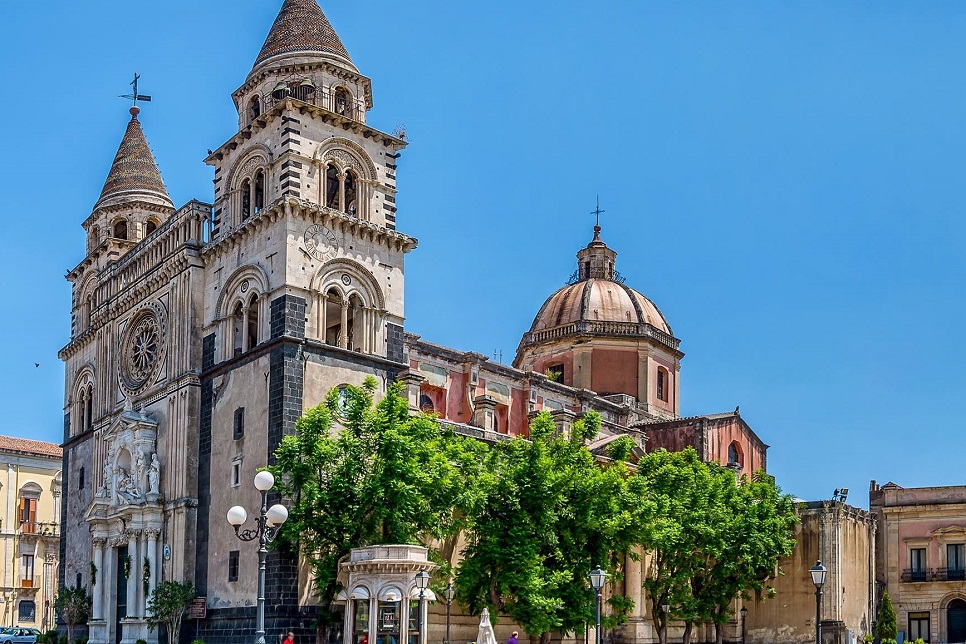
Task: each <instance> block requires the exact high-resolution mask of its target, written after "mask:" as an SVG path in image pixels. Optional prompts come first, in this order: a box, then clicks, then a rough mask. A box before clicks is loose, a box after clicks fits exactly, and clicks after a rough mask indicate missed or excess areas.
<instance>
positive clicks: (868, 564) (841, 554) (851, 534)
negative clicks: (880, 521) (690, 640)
mask: <svg viewBox="0 0 966 644" xmlns="http://www.w3.org/2000/svg"><path fill="white" fill-rule="evenodd" d="M798 516H799V518H800V519H801V523H800V524H799V525H798V526H796V530H795V539H796V541H797V546H796V548H795V552H794V553H793V554H792V555H791V556H790V557H787V558H784V559H782V560H781V561H780V562H779V564H778V566H779V568H780V569H781V571H782V574H781V575H779V576H778V577H776V578H775V579H774V580H773V582H772V585H773V586H774V588H775V596H774V598H772V599H769V600H768V601H764V602H759V601H748V602H744V606H745V607H746V608H747V609H748V613H747V623H746V624H745V629H746V641H747V642H749V643H751V644H773V643H779V642H801V643H803V644H806V643H808V642H814V641H815V608H816V606H815V585H814V584H813V583H812V578H811V576H810V575H809V573H808V569H809V568H811V567H812V566H813V565H815V562H816V561H818V560H821V561H822V563H823V565H824V566H825V567H826V568H827V569H828V575H827V577H826V581H825V585H824V586H823V588H822V642H823V644H854V643H855V642H856V641H858V640H860V639H861V638H862V637H863V636H864V635H865V634H866V633H869V632H871V627H872V620H873V615H874V608H875V602H874V601H873V598H874V597H875V595H874V587H873V578H872V570H873V562H874V561H875V535H876V522H875V517H874V516H873V515H872V514H871V513H869V512H866V511H865V510H860V509H859V508H855V507H853V506H851V505H847V504H845V503H842V502H840V501H812V502H808V503H801V504H799V506H798ZM737 625H739V624H737V622H736V626H737Z"/></svg>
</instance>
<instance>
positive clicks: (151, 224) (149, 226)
mask: <svg viewBox="0 0 966 644" xmlns="http://www.w3.org/2000/svg"><path fill="white" fill-rule="evenodd" d="M157 229H158V224H157V223H156V222H155V221H154V220H153V219H148V223H146V224H144V236H145V237H147V236H148V235H150V234H151V233H153V232H154V231H156V230H157Z"/></svg>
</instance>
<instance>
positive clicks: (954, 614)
mask: <svg viewBox="0 0 966 644" xmlns="http://www.w3.org/2000/svg"><path fill="white" fill-rule="evenodd" d="M946 641H947V642H964V641H966V601H963V600H962V599H959V598H958V597H957V598H956V599H954V600H952V601H951V602H949V606H947V607H946Z"/></svg>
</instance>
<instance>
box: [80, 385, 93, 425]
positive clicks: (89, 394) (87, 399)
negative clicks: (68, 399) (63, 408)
mask: <svg viewBox="0 0 966 644" xmlns="http://www.w3.org/2000/svg"><path fill="white" fill-rule="evenodd" d="M93 425H94V387H92V386H91V385H88V386H87V389H85V390H84V423H83V425H81V427H82V428H83V429H84V431H87V430H89V429H90V428H91V427H92V426H93Z"/></svg>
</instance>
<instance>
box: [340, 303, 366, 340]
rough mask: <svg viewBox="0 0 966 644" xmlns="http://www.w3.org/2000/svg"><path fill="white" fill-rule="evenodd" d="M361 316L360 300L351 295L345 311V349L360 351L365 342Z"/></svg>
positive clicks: (362, 312)
mask: <svg viewBox="0 0 966 644" xmlns="http://www.w3.org/2000/svg"><path fill="white" fill-rule="evenodd" d="M363 316H364V311H363V304H362V298H360V297H359V296H358V295H356V294H353V295H351V296H350V297H349V306H348V310H347V311H346V342H345V345H344V346H345V348H346V349H351V350H352V351H362V349H363V343H364V341H365V331H364V327H363Z"/></svg>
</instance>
